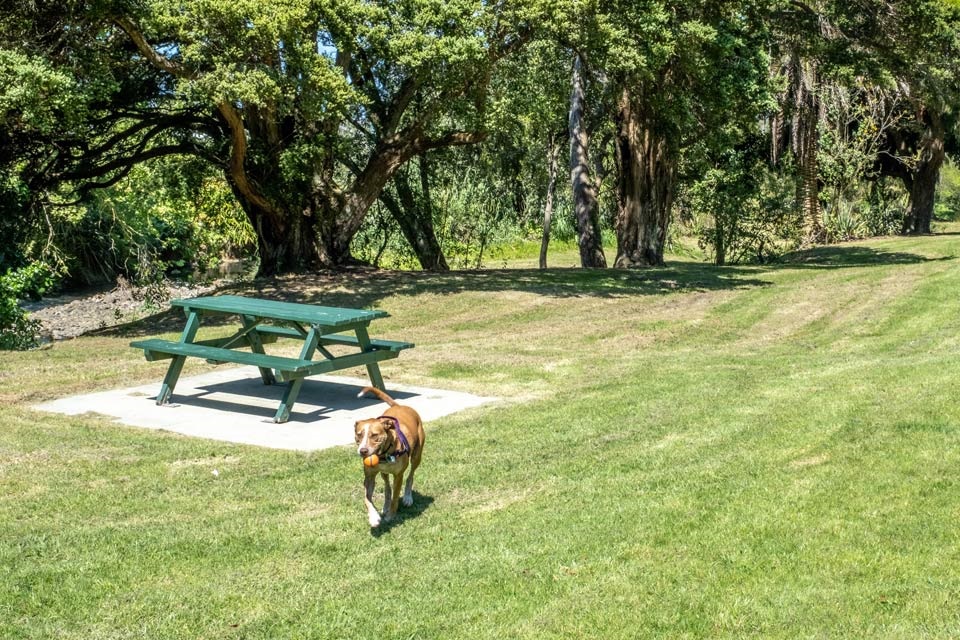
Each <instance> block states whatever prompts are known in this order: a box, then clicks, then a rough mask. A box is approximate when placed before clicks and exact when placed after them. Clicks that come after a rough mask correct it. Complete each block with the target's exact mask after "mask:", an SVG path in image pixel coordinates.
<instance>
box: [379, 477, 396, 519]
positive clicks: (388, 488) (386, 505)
mask: <svg viewBox="0 0 960 640" xmlns="http://www.w3.org/2000/svg"><path fill="white" fill-rule="evenodd" d="M380 477H381V478H383V511H381V512H380V513H382V514H383V519H384V520H389V519H390V502H391V501H392V500H393V487H392V485H391V484H390V476H388V475H387V474H385V473H381V474H380Z"/></svg>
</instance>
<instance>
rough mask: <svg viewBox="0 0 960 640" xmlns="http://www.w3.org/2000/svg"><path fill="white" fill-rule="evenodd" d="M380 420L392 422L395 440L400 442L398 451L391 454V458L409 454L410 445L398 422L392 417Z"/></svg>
mask: <svg viewBox="0 0 960 640" xmlns="http://www.w3.org/2000/svg"><path fill="white" fill-rule="evenodd" d="M380 418H386V419H387V420H392V421H393V426H394V428H395V429H396V432H397V438H398V439H399V440H400V450H399V451H395V452H394V453H391V454H390V455H391V456H402V455H403V454H405V453H410V443H409V442H408V441H407V436H405V435H404V434H403V429H401V428H400V421H399V420H397V419H396V418H394V417H393V416H380Z"/></svg>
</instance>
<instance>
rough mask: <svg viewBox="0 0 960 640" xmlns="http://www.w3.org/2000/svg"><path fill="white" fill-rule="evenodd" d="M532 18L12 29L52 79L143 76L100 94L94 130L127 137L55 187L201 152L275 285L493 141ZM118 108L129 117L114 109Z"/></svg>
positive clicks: (150, 18) (146, 16)
mask: <svg viewBox="0 0 960 640" xmlns="http://www.w3.org/2000/svg"><path fill="white" fill-rule="evenodd" d="M533 10H534V6H533V5H532V4H530V3H523V6H522V7H521V8H520V9H519V10H518V9H516V8H514V7H513V6H511V5H508V4H503V3H499V4H495V5H491V4H488V3H484V2H481V1H471V0H458V1H456V2H446V3H442V4H436V3H432V2H426V1H419V0H409V1H407V2H399V3H397V2H388V1H386V0H384V1H377V0H351V1H345V2H336V3H317V2H313V1H312V0H280V1H278V2H272V3H261V2H255V1H253V0H231V1H227V0H193V1H191V2H186V3H174V2H170V1H169V0H146V1H145V2H142V3H137V4H132V3H120V2H118V3H104V4H99V3H97V4H91V5H87V6H83V7H81V8H80V9H77V10H75V11H71V10H70V9H69V7H65V8H62V9H60V13H58V14H57V16H56V18H57V20H58V21H59V24H61V25H63V26H64V31H65V32H66V33H69V34H71V36H70V37H71V38H74V37H75V38H78V39H79V41H77V42H60V41H59V40H57V37H59V36H51V35H49V34H48V33H47V32H46V31H43V30H42V28H41V27H42V23H43V21H44V20H46V19H48V18H49V17H50V16H49V15H47V13H46V11H47V10H46V9H35V8H33V6H32V5H30V6H24V7H20V9H19V11H18V13H17V15H16V23H17V24H18V25H20V26H21V27H22V28H21V33H20V35H21V36H23V35H25V36H27V37H28V38H30V39H32V40H34V41H35V43H34V44H35V50H36V51H37V55H38V57H40V58H41V59H43V60H46V61H49V62H50V64H51V66H53V67H54V68H56V66H57V64H60V63H63V64H67V63H69V62H70V60H67V59H63V60H61V58H63V57H64V56H66V57H69V56H70V55H75V54H68V53H67V52H68V51H76V50H78V48H79V49H80V50H83V49H84V48H86V49H87V50H88V51H92V53H91V54H90V56H89V57H90V60H91V65H92V67H91V68H94V69H97V68H98V67H97V65H98V64H99V65H101V66H106V67H108V68H111V69H112V70H113V73H112V75H111V77H113V78H118V77H120V76H121V75H122V74H121V73H119V71H120V70H121V69H122V70H128V71H129V72H130V75H131V77H133V78H143V79H145V81H144V82H141V83H140V84H139V85H138V86H135V87H133V90H131V91H126V92H124V91H122V89H123V87H121V86H119V84H118V83H117V82H115V83H114V84H113V85H111V86H107V87H106V88H105V89H104V90H103V95H102V96H101V97H100V98H101V103H102V104H103V105H104V106H106V107H108V108H105V109H102V110H100V111H99V112H98V113H97V114H96V118H94V119H93V120H90V119H88V120H86V121H85V122H86V124H87V125H88V127H92V126H94V125H93V121H94V120H95V121H96V123H97V124H99V126H100V127H101V129H102V128H104V127H105V128H108V129H111V128H112V129H116V130H117V132H116V133H112V134H109V133H108V134H107V135H103V134H102V133H101V134H100V135H99V136H96V137H95V138H94V139H95V140H97V144H96V145H93V146H92V147H89V146H88V147H87V148H83V147H79V146H73V147H71V152H72V153H71V155H70V157H69V164H70V165H71V168H70V169H69V170H68V171H65V172H60V173H59V174H57V175H53V174H51V173H50V172H47V174H46V176H45V177H46V178H47V179H48V180H50V181H54V179H56V181H58V182H59V183H63V182H66V181H69V180H77V179H85V178H90V179H94V178H98V177H105V178H106V181H107V182H113V181H116V180H117V179H119V178H120V177H122V175H123V172H124V171H125V170H127V167H129V166H130V165H131V164H132V163H135V162H138V161H140V160H142V159H143V158H144V156H157V155H162V154H166V153H173V152H178V153H193V154H196V155H200V156H202V157H204V158H206V159H208V160H209V161H210V162H213V163H215V164H217V165H218V166H220V167H221V168H222V169H223V170H224V172H225V174H226V176H227V179H228V181H229V183H230V185H231V188H232V189H233V192H234V193H235V195H236V197H237V199H238V201H239V202H240V204H241V206H242V207H243V209H244V211H245V212H246V214H247V216H248V218H249V219H250V222H251V224H252V225H253V228H254V229H255V231H256V233H257V236H258V246H259V253H260V259H261V273H276V272H282V271H287V270H291V269H297V268H301V267H305V266H311V265H316V264H321V265H328V266H333V265H338V264H342V263H344V262H347V261H349V260H350V241H351V239H352V238H353V235H354V234H355V233H356V231H357V229H358V228H359V226H360V224H361V222H362V220H363V218H364V216H365V214H366V212H367V210H368V208H369V207H370V205H371V204H372V203H373V202H374V201H376V199H377V198H378V197H379V195H380V193H381V191H382V190H383V188H384V186H385V185H386V184H387V183H388V182H390V181H391V180H392V178H393V177H394V176H395V175H396V172H397V170H398V169H399V168H400V167H402V166H403V165H404V164H405V163H406V162H408V161H409V160H410V159H411V158H413V157H415V156H418V155H421V154H424V153H427V152H429V151H431V150H434V149H439V148H443V147H448V146H456V145H469V144H474V143H476V142H479V141H481V140H483V139H484V137H485V135H486V132H485V130H484V112H485V108H486V92H487V87H488V85H489V82H490V78H491V75H492V74H493V72H494V70H495V68H496V66H497V64H498V63H499V62H500V61H501V60H502V59H503V58H504V57H506V56H507V55H509V54H510V53H512V52H514V51H516V50H517V49H518V48H519V47H521V46H522V45H523V44H524V43H525V42H526V40H527V39H528V38H529V26H528V24H529V22H530V18H531V16H532V15H534V13H533ZM8 20H11V21H12V19H9V18H8ZM68 27H69V28H68ZM54 33H56V31H55V32H54ZM76 33H79V35H73V34H76ZM38 34H39V35H38ZM12 39H13V38H12ZM44 39H46V40H50V39H52V40H53V41H54V42H53V45H54V49H55V51H56V52H58V53H57V55H50V54H48V53H46V52H47V51H48V49H49V45H50V43H49V42H48V43H46V46H45V42H44ZM61 40H62V38H61ZM58 56H59V57H58ZM108 63H109V64H108ZM111 65H112V66H111ZM81 71H84V69H81ZM89 77H93V74H92V72H91V74H90V76H89ZM89 77H86V78H84V77H81V81H80V84H82V83H83V82H85V81H87V80H88V79H89ZM128 84H129V83H128ZM122 98H127V103H128V104H129V108H123V109H120V110H119V111H118V110H117V107H118V106H123V104H125V103H124V102H123V101H122ZM84 115H90V114H84ZM54 137H55V138H58V136H54ZM161 141H162V142H161ZM58 143H59V139H50V140H44V141H42V142H41V146H43V147H44V148H47V147H49V146H51V145H53V146H55V145H56V144H58ZM101 147H102V148H101ZM94 152H99V154H98V155H97V154H95V153H94ZM65 162H67V161H66V160H65ZM90 186H91V187H95V186H99V185H98V184H97V183H91V184H90Z"/></svg>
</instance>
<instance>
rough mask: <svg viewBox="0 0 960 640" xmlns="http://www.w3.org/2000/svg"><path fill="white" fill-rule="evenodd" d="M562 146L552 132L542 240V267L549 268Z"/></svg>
mask: <svg viewBox="0 0 960 640" xmlns="http://www.w3.org/2000/svg"><path fill="white" fill-rule="evenodd" d="M559 154H560V146H559V145H558V144H557V140H556V137H555V136H554V135H553V134H550V140H549V141H548V142H547V176H548V179H547V196H546V199H545V201H544V204H543V238H542V239H541V240H540V268H541V269H546V268H547V247H549V246H550V225H551V223H552V221H553V196H554V193H555V192H556V190H557V156H558V155H559Z"/></svg>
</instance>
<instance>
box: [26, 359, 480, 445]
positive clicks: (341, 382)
mask: <svg viewBox="0 0 960 640" xmlns="http://www.w3.org/2000/svg"><path fill="white" fill-rule="evenodd" d="M368 384H369V382H368V381H367V380H366V379H361V378H348V377H342V376H315V377H311V378H307V379H306V381H304V383H303V388H302V389H301V391H300V397H299V398H298V399H297V402H296V404H294V405H293V411H292V412H291V414H290V420H289V421H288V422H286V423H284V424H275V423H274V422H273V416H274V414H275V413H276V411H277V406H278V405H279V404H280V397H281V396H282V395H283V392H284V389H285V388H286V385H285V384H275V385H269V386H267V385H264V384H263V381H262V380H261V379H260V372H259V370H258V369H257V368H256V367H239V368H230V369H219V370H217V371H214V372H211V373H207V374H204V375H200V376H195V377H193V378H181V379H180V381H179V382H178V383H177V388H176V390H175V391H174V394H173V398H172V402H171V403H170V404H167V405H164V406H160V407H158V406H157V405H156V402H155V398H156V395H157V393H158V392H159V391H160V382H159V381H157V382H155V383H152V384H148V385H143V386H140V387H133V388H130V389H117V390H114V391H104V392H101V393H91V394H88V395H82V396H72V397H69V398H61V399H60V400H54V401H53V402H47V403H45V404H42V405H38V406H36V407H34V408H35V409H39V410H40V411H50V412H53V413H64V414H67V415H78V414H83V413H89V412H94V413H98V414H103V415H107V416H112V417H114V418H116V421H117V422H120V423H122V424H125V425H130V426H133V427H143V428H145V429H162V430H166V431H174V432H176V433H181V434H183V435H187V436H196V437H200V438H210V439H212V440H223V441H226V442H237V443H241V444H252V445H257V446H261V447H270V448H273V449H293V450H297V451H314V450H317V449H326V448H328V447H334V446H338V445H346V444H352V443H353V423H354V422H355V421H357V420H360V419H363V418H370V417H375V416H378V415H380V414H381V413H383V412H384V411H386V409H387V404H386V403H384V402H380V401H379V400H377V399H376V398H367V397H364V398H358V397H357V393H359V391H360V389H361V388H363V387H364V386H367V385H368ZM388 391H389V393H390V396H391V397H393V398H394V399H395V400H396V401H397V402H399V403H401V404H405V405H408V406H411V407H413V408H414V409H416V410H417V412H418V413H419V414H420V416H421V417H422V418H423V421H424V423H426V425H427V429H428V430H429V429H430V425H429V423H430V421H431V420H436V419H437V418H440V417H442V416H446V415H449V414H451V413H455V412H457V411H460V410H462V409H466V408H468V407H476V406H479V405H481V404H484V403H486V402H490V401H491V400H493V398H483V397H479V396H474V395H470V394H468V393H459V392H456V391H443V390H439V389H425V388H420V387H408V386H403V385H393V384H391V385H388Z"/></svg>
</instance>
